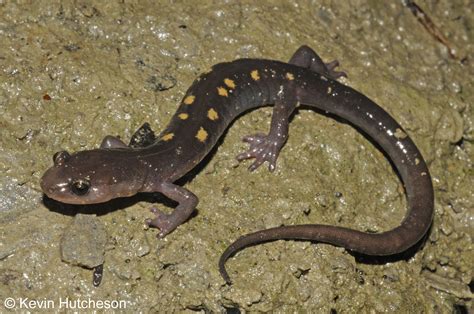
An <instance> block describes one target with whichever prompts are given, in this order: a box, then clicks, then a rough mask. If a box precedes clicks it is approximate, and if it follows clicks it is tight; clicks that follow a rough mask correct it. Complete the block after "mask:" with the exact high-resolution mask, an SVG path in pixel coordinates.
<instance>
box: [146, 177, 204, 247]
mask: <svg viewBox="0 0 474 314" xmlns="http://www.w3.org/2000/svg"><path fill="white" fill-rule="evenodd" d="M157 191H158V192H161V193H163V195H165V196H166V197H168V198H170V199H172V200H173V201H175V202H177V203H178V206H176V208H175V209H174V210H173V212H172V213H171V214H165V213H163V212H162V211H160V210H158V209H156V208H152V209H151V211H152V212H153V213H154V214H155V218H153V219H147V220H146V221H145V223H146V224H147V225H148V226H150V227H155V228H158V229H160V233H158V235H157V237H158V238H163V237H164V236H166V235H167V234H168V233H170V232H171V231H173V230H174V229H176V227H178V226H179V225H180V224H182V223H183V222H185V221H186V220H187V219H188V218H189V216H191V214H192V213H193V211H194V209H195V208H196V206H197V204H198V202H199V200H198V198H197V196H196V195H194V194H193V193H192V192H190V191H189V190H187V189H185V188H183V187H181V186H179V185H176V184H173V183H168V182H164V183H161V184H160V185H159V186H158V188H157Z"/></svg>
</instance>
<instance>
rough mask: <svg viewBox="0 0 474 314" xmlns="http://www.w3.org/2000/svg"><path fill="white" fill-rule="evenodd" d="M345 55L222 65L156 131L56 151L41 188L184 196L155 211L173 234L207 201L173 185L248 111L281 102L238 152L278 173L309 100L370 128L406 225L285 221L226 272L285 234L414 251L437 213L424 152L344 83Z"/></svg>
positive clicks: (303, 52) (60, 194) (157, 221)
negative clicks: (293, 124)
mask: <svg viewBox="0 0 474 314" xmlns="http://www.w3.org/2000/svg"><path fill="white" fill-rule="evenodd" d="M337 66H338V62H337V61H333V62H330V63H324V62H323V61H322V60H321V58H320V57H319V56H318V55H317V54H316V53H315V52H314V51H313V50H312V49H311V48H309V47H307V46H302V47H300V48H299V49H298V50H297V51H296V52H295V53H294V55H293V56H292V58H291V59H290V61H289V62H288V63H284V62H279V61H272V60H263V59H239V60H235V61H232V62H228V63H220V64H217V65H215V66H214V67H213V68H212V70H211V71H210V72H208V73H205V74H203V75H201V76H200V77H199V78H198V79H197V80H196V81H195V82H194V83H193V85H192V86H191V87H190V88H189V89H188V91H187V92H186V95H185V96H184V98H183V100H182V102H181V104H180V106H179V108H178V110H177V112H176V113H175V115H174V116H173V117H172V119H171V122H170V123H169V125H168V126H167V127H166V129H165V130H164V131H163V132H162V133H161V134H160V135H159V136H158V137H156V138H155V137H154V133H153V131H151V129H150V128H149V126H148V125H147V124H145V125H144V126H143V127H142V128H140V129H139V130H138V131H137V132H136V133H135V135H134V136H133V137H132V140H131V142H130V144H129V145H126V144H125V143H124V142H122V141H121V140H119V139H118V138H116V137H112V136H106V137H105V138H104V140H103V142H102V144H101V146H100V148H99V149H93V150H87V151H80V152H76V153H73V154H69V153H67V152H66V151H61V152H58V153H56V154H55V155H54V157H53V160H54V166H53V167H51V168H50V169H49V170H47V171H46V173H45V174H44V175H43V177H42V179H41V188H42V189H43V191H44V193H45V194H46V195H47V196H48V197H50V198H53V199H55V200H57V201H60V202H64V203H71V204H92V203H100V202H105V201H108V200H110V199H113V198H117V197H127V196H131V195H134V194H136V193H138V192H161V193H162V194H164V195H165V196H166V197H168V198H170V199H172V200H174V201H176V202H177V203H178V205H177V207H176V208H175V209H174V211H173V212H172V213H171V214H165V213H162V212H161V211H159V210H157V209H152V211H153V213H154V214H155V217H154V218H153V219H148V220H147V221H146V222H147V224H148V225H149V226H150V227H157V228H159V230H160V233H159V234H158V236H159V237H164V236H165V235H167V234H168V233H170V232H171V231H173V230H174V229H175V228H176V227H178V226H179V225H180V224H181V223H183V222H184V221H185V220H186V219H188V218H189V216H190V215H191V213H192V212H193V211H194V209H195V208H196V205H197V204H198V198H197V197H196V195H194V194H193V193H192V192H190V191H189V190H187V189H186V188H184V187H182V186H179V185H176V184H175V183H174V182H175V181H176V180H177V179H179V178H180V177H182V176H183V175H185V174H186V173H187V172H188V171H190V170H191V169H192V168H194V167H195V166H196V165H197V164H198V163H199V162H200V161H201V160H202V159H203V158H204V157H205V156H206V155H207V154H208V153H209V151H210V150H211V149H212V148H213V146H214V145H215V144H216V143H217V141H218V139H219V137H220V136H221V135H222V133H223V132H224V131H225V130H226V128H227V127H228V126H229V124H230V123H231V122H232V120H234V119H235V118H236V117H237V116H239V115H240V114H241V113H243V112H245V111H247V110H249V109H252V108H256V107H260V106H263V105H266V104H273V105H274V109H273V116H272V121H271V127H270V132H269V133H268V135H264V134H255V135H252V136H246V137H244V139H243V140H244V141H245V142H247V143H249V144H250V148H249V149H248V150H247V151H246V152H244V153H242V154H240V155H238V156H237V159H238V160H239V161H242V160H244V159H254V162H253V163H252V164H251V166H250V168H249V169H250V170H255V169H256V168H258V167H259V166H260V165H261V164H262V163H264V162H268V164H269V169H270V171H273V170H274V169H275V165H276V160H277V157H278V154H279V152H280V150H281V148H282V146H283V144H284V143H285V142H286V140H287V137H288V123H289V117H290V115H291V114H292V112H293V111H294V110H295V108H296V107H298V105H299V104H304V105H307V106H310V107H314V108H317V109H319V110H322V111H325V112H328V113H331V114H334V115H336V116H338V117H341V118H343V119H345V120H347V121H349V122H350V123H351V124H353V125H354V126H356V127H357V128H359V129H360V130H362V131H363V132H365V133H366V134H367V135H368V136H369V137H370V138H372V139H373V140H374V141H375V142H376V143H377V144H378V145H380V147H381V148H382V149H383V150H384V151H385V152H386V153H387V155H388V156H389V158H390V159H391V161H392V162H393V164H394V165H395V167H396V169H397V171H398V173H399V175H400V177H401V180H402V181H403V184H404V186H405V190H406V197H407V205H408V211H407V213H406V216H405V218H404V219H403V221H402V222H401V224H400V225H399V226H398V227H396V228H394V229H392V230H389V231H386V232H382V233H366V232H361V231H357V230H352V229H348V228H344V227H338V226H329V225H317V224H314V225H312V224H309V225H296V226H282V227H276V228H271V229H266V230H261V231H257V232H255V233H251V234H247V235H244V236H242V237H240V238H239V239H237V240H236V241H235V242H234V243H232V244H231V245H230V246H229V247H228V248H227V249H226V251H225V252H224V253H223V254H222V256H221V258H220V261H219V270H220V272H221V274H222V276H223V277H224V279H225V280H226V282H228V283H230V278H229V276H228V274H227V272H226V270H225V267H224V263H225V261H226V260H227V259H228V258H229V257H230V256H231V255H233V254H234V253H235V252H237V251H239V250H241V249H242V248H244V247H246V246H249V245H254V244H258V243H262V242H267V241H273V240H279V239H299V240H310V241H318V242H324V243H330V244H333V245H337V246H341V247H344V248H346V249H348V250H351V251H356V252H359V253H363V254H368V255H391V254H396V253H399V252H402V251H405V250H406V249H408V248H409V247H411V246H413V245H414V244H415V243H417V242H418V241H419V240H420V239H421V238H422V237H423V235H424V234H425V233H426V232H427V230H428V228H429V226H430V225H431V221H432V218H433V187H432V183H431V178H430V174H429V172H428V168H427V166H426V163H425V161H424V160H423V157H422V156H421V153H420V152H419V150H418V149H417V147H416V146H415V144H414V143H413V141H412V140H411V139H410V138H409V137H408V135H407V134H406V133H405V131H403V128H402V127H401V126H400V125H399V124H398V123H397V122H396V121H395V120H394V119H393V118H392V117H391V116H390V115H389V114H388V113H387V112H385V111H384V110H383V109H382V108H380V107H379V106H378V105H377V104H375V103H374V102H373V101H371V100H370V99H369V98H367V97H365V96H364V95H362V94H360V93H359V92H357V91H355V90H353V89H352V88H350V87H347V86H345V85H342V84H340V83H338V82H337V81H336V79H337V78H338V77H340V76H344V75H345V73H344V72H337V71H335V68H336V67H337Z"/></svg>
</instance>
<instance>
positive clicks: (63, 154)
mask: <svg viewBox="0 0 474 314" xmlns="http://www.w3.org/2000/svg"><path fill="white" fill-rule="evenodd" d="M69 157H71V155H69V153H68V152H67V151H65V150H63V151H60V152H57V153H56V154H54V156H53V162H54V165H55V166H61V165H62V164H64V162H65V161H66V160H68V159H69Z"/></svg>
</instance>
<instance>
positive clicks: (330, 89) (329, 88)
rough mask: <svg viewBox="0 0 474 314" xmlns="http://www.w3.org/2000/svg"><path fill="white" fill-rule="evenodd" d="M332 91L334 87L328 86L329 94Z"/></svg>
mask: <svg viewBox="0 0 474 314" xmlns="http://www.w3.org/2000/svg"><path fill="white" fill-rule="evenodd" d="M331 92H332V88H331V86H329V87H328V94H331Z"/></svg>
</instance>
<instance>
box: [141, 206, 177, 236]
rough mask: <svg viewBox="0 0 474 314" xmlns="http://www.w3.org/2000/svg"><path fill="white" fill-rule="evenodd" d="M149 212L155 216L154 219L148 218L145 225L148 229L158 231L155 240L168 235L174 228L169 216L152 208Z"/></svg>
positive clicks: (174, 225)
mask: <svg viewBox="0 0 474 314" xmlns="http://www.w3.org/2000/svg"><path fill="white" fill-rule="evenodd" d="M150 211H151V212H152V213H153V214H155V218H153V219H151V218H148V219H146V220H145V223H146V224H147V226H149V227H154V228H158V229H160V233H158V234H157V238H164V237H165V236H166V235H167V234H168V233H170V232H171V231H173V230H174V229H175V228H176V224H175V223H174V222H173V221H172V219H170V218H171V215H168V214H165V213H163V212H162V211H161V210H159V209H157V208H155V207H152V208H150Z"/></svg>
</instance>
